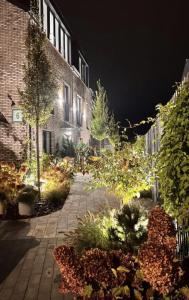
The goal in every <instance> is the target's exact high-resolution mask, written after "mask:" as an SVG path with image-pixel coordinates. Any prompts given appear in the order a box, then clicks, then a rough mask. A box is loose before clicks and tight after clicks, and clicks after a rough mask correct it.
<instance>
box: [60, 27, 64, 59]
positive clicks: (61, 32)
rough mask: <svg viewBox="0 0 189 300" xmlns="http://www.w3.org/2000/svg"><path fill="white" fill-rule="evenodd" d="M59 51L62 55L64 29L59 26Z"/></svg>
mask: <svg viewBox="0 0 189 300" xmlns="http://www.w3.org/2000/svg"><path fill="white" fill-rule="evenodd" d="M60 53H61V54H62V55H63V56H64V31H63V30H62V28H60Z"/></svg>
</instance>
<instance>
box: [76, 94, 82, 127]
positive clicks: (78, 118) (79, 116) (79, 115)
mask: <svg viewBox="0 0 189 300" xmlns="http://www.w3.org/2000/svg"><path fill="white" fill-rule="evenodd" d="M82 117H83V115H82V99H81V97H80V96H79V95H77V101H76V125H77V126H79V127H81V126H82Z"/></svg>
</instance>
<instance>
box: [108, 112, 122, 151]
mask: <svg viewBox="0 0 189 300" xmlns="http://www.w3.org/2000/svg"><path fill="white" fill-rule="evenodd" d="M108 140H109V142H110V144H111V145H112V146H113V148H115V147H116V146H117V145H118V144H119V142H120V135H119V127H118V123H117V122H116V121H115V118H114V115H113V114H111V115H110V117H109V121H108Z"/></svg>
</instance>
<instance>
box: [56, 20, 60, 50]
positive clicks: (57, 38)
mask: <svg viewBox="0 0 189 300" xmlns="http://www.w3.org/2000/svg"><path fill="white" fill-rule="evenodd" d="M55 42H56V49H57V50H58V51H59V23H58V21H57V19H55Z"/></svg>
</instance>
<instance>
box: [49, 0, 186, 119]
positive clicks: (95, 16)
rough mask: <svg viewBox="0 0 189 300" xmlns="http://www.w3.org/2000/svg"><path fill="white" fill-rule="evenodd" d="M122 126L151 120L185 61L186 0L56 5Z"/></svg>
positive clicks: (82, 0)
mask: <svg viewBox="0 0 189 300" xmlns="http://www.w3.org/2000/svg"><path fill="white" fill-rule="evenodd" d="M54 1H56V3H57V5H58V6H59V7H61V9H62V13H63V15H64V17H65V19H66V21H67V23H68V25H69V26H70V28H71V30H72V32H73V33H74V35H75V36H76V38H77V40H78V42H79V44H80V46H81V49H82V51H83V53H84V55H85V57H86V59H87V61H88V63H89V66H90V86H91V88H92V89H95V88H96V87H95V83H96V81H97V80H98V78H100V79H101V82H102V84H103V85H104V87H105V89H106V90H107V93H108V99H109V104H110V108H111V109H112V110H113V112H114V113H115V115H116V117H117V119H118V120H120V121H122V122H123V121H124V120H125V119H126V118H129V119H130V120H131V121H132V122H136V121H139V120H141V119H143V118H145V117H147V116H150V115H154V113H155V105H156V104H157V103H159V102H162V103H166V102H167V101H168V100H169V99H170V97H171V95H172V94H173V92H174V89H173V86H174V83H175V82H178V81H180V79H181V75H182V71H183V68H184V64H185V59H186V58H189V0H188V1H186V0H177V1H174V0H172V1H170V0H163V1H162V0H151V1H149V0H135V1H134V0H117V1H110V0H96V1H95V0H79V1H78V0H54Z"/></svg>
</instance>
